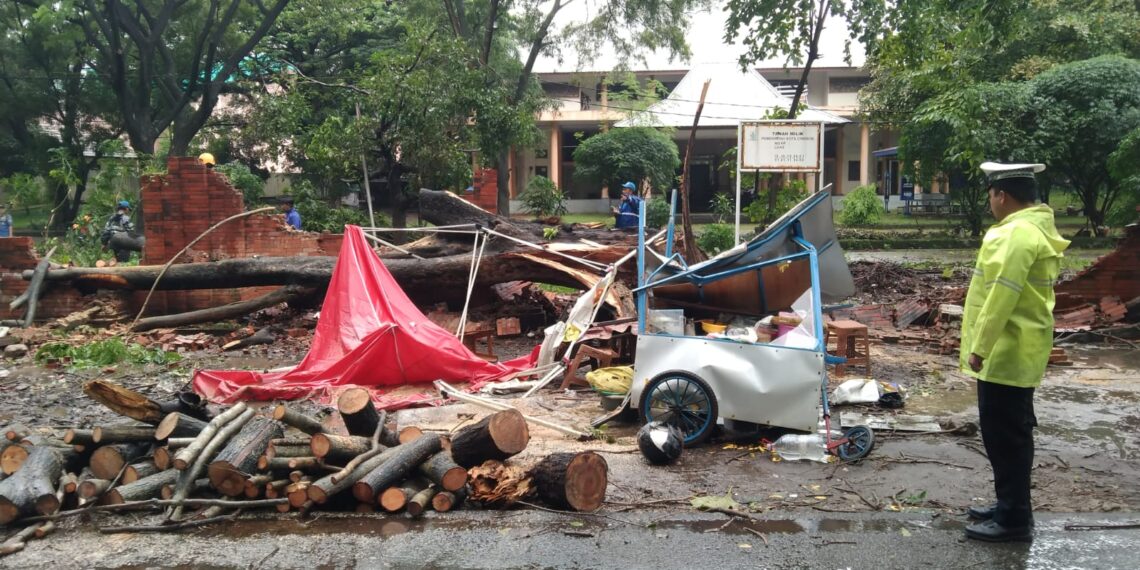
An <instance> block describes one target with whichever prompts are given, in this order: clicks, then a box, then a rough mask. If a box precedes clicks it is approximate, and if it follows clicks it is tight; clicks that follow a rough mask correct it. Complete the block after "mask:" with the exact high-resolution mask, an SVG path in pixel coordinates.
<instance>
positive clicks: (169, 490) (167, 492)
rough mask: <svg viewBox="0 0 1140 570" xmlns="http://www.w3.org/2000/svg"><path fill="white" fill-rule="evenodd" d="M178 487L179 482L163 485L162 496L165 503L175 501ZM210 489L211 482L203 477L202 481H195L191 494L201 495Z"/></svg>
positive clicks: (191, 487)
mask: <svg viewBox="0 0 1140 570" xmlns="http://www.w3.org/2000/svg"><path fill="white" fill-rule="evenodd" d="M177 485H178V483H177V481H175V482H172V483H167V484H166V485H163V486H162V494H161V496H162V499H163V500H165V501H169V500H171V499H173V498H174V493H175V491H176V488H177ZM209 488H210V480H209V479H208V478H206V477H202V478H201V479H195V480H194V482H193V483H191V484H190V494H191V495H194V494H197V493H200V492H202V491H205V490H207V489H209Z"/></svg>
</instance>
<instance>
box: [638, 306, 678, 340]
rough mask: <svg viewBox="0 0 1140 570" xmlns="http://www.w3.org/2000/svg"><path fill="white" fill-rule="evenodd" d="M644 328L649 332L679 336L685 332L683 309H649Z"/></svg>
mask: <svg viewBox="0 0 1140 570" xmlns="http://www.w3.org/2000/svg"><path fill="white" fill-rule="evenodd" d="M645 328H646V329H647V330H648V331H649V332H651V333H664V334H672V335H677V336H681V335H684V334H685V310H684V309H650V310H649V314H648V315H646V319H645Z"/></svg>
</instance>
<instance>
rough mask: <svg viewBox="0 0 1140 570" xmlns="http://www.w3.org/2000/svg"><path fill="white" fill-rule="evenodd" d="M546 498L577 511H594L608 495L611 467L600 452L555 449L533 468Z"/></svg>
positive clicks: (532, 472) (540, 490)
mask: <svg viewBox="0 0 1140 570" xmlns="http://www.w3.org/2000/svg"><path fill="white" fill-rule="evenodd" d="M531 474H532V475H533V476H534V481H535V484H536V485H537V486H538V496H539V498H541V499H542V500H543V501H544V502H546V503H548V504H550V505H552V506H554V507H557V508H560V509H570V510H575V511H593V510H596V509H597V508H598V507H600V506H602V501H604V500H605V498H606V484H607V482H608V476H609V468H608V466H607V465H606V460H605V459H604V458H603V457H602V456H601V455H598V454H597V453H594V452H592V451H584V452H582V453H554V454H551V455H548V456H547V457H546V458H544V459H543V460H542V461H540V462H539V463H538V465H537V466H535V468H534V469H533V470H532V471H531Z"/></svg>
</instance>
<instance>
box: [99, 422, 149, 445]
mask: <svg viewBox="0 0 1140 570" xmlns="http://www.w3.org/2000/svg"><path fill="white" fill-rule="evenodd" d="M91 440H92V441H93V442H94V443H95V444H97V445H107V444H111V443H129V442H132V441H145V442H148V443H149V442H152V441H154V440H155V437H154V426H148V425H143V426H140V425H122V426H106V427H103V426H99V427H96V428H95V429H94V430H92V432H91Z"/></svg>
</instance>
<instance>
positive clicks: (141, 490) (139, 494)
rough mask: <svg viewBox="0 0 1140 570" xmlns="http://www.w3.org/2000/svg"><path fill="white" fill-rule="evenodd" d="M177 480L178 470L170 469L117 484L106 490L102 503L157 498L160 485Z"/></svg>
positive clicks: (116, 503) (160, 488)
mask: <svg viewBox="0 0 1140 570" xmlns="http://www.w3.org/2000/svg"><path fill="white" fill-rule="evenodd" d="M177 480H178V471H176V470H174V469H170V470H167V471H162V472H160V473H156V474H154V475H151V476H150V477H144V478H142V479H139V480H138V481H135V482H133V483H130V484H127V485H119V486H118V487H115V488H114V489H111V490H110V491H107V497H106V500H105V501H104V504H108V505H121V504H123V503H126V502H128V501H145V500H146V499H157V498H158V497H160V496H162V487H163V486H164V485H171V484H174V482H175V481H177Z"/></svg>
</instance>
